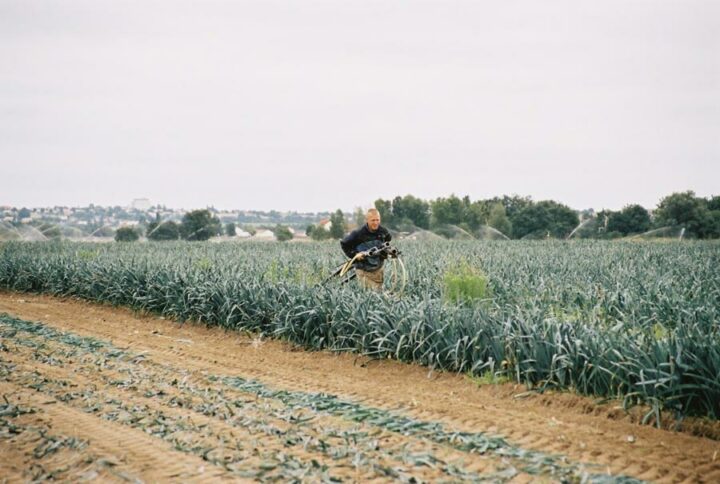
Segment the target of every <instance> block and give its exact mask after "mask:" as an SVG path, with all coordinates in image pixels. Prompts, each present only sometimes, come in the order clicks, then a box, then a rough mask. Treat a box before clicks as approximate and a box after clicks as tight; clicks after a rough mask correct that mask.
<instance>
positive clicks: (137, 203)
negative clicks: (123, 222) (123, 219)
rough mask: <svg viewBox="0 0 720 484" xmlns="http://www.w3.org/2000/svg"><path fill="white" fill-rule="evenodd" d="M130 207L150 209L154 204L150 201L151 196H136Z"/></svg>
mask: <svg viewBox="0 0 720 484" xmlns="http://www.w3.org/2000/svg"><path fill="white" fill-rule="evenodd" d="M130 207H132V208H134V209H135V210H142V211H146V210H150V207H152V204H151V203H150V199H149V198H136V199H135V200H133V201H132V203H131V204H130Z"/></svg>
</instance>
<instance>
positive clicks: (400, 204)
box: [380, 195, 430, 229]
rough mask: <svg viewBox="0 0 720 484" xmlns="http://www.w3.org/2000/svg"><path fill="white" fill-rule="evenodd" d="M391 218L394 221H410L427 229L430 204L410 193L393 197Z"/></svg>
mask: <svg viewBox="0 0 720 484" xmlns="http://www.w3.org/2000/svg"><path fill="white" fill-rule="evenodd" d="M380 216H381V217H382V214H380ZM392 218H393V220H396V221H402V220H405V221H410V222H411V223H412V224H413V225H415V226H416V227H420V228H423V229H427V228H428V227H429V226H430V204H429V203H427V202H426V201H424V200H421V199H419V198H416V197H414V196H412V195H405V196H404V197H400V196H398V197H395V198H394V199H393V201H392Z"/></svg>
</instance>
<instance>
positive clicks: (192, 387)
mask: <svg viewBox="0 0 720 484" xmlns="http://www.w3.org/2000/svg"><path fill="white" fill-rule="evenodd" d="M3 313H4V314H3ZM0 338H1V339H0V455H1V456H2V458H1V459H0V481H2V480H3V479H4V480H7V481H9V482H16V481H31V480H36V479H44V478H55V479H61V480H68V481H77V480H93V479H99V480H102V481H123V482H125V481H185V482H188V481H202V482H212V481H215V480H217V481H220V480H238V479H246V480H253V479H254V480H278V481H283V482H284V481H288V480H293V479H298V480H306V481H314V482H316V481H320V480H343V481H350V482H353V481H354V482H366V481H373V480H375V481H390V480H405V481H412V480H413V479H414V480H415V481H432V482H439V481H448V482H456V481H484V480H487V481H491V482H531V481H532V482H536V481H540V482H554V481H563V480H571V481H572V480H577V481H580V480H582V479H589V480H591V481H603V480H610V481H624V480H627V481H631V480H633V479H639V480H647V481H654V482H720V441H718V440H717V425H716V424H714V423H707V424H704V425H703V424H702V422H693V423H692V424H691V425H685V426H684V427H679V428H681V431H672V430H668V429H657V428H654V427H650V426H641V425H639V424H637V423H636V420H637V415H635V414H632V415H629V414H626V413H625V412H624V411H622V410H621V409H619V408H618V407H617V402H610V403H603V404H596V403H594V402H593V400H592V399H588V398H582V397H578V396H575V395H572V394H569V393H562V394H548V393H546V394H536V393H532V392H527V391H526V389H525V388H524V387H521V386H516V385H513V384H504V385H478V383H477V382H474V381H472V380H470V379H469V378H467V377H465V376H463V375H455V374H444V373H437V372H432V371H430V370H428V369H427V368H422V367H418V366H412V365H407V364H402V363H397V362H394V361H389V360H383V361H371V360H368V359H367V358H363V357H357V356H355V355H351V354H332V353H327V352H307V351H303V350H301V349H299V348H297V347H294V346H291V345H288V344H286V343H282V342H278V341H270V340H264V339H261V338H259V337H255V336H252V335H244V334H239V333H228V332H225V331H223V330H220V329H213V328H211V329H208V328H205V327H202V326H197V325H190V324H184V325H180V324H178V323H175V322H171V321H166V320H164V319H162V318H157V317H153V316H143V315H137V314H134V313H132V312H131V311H128V310H125V309H118V308H111V307H107V306H101V305H95V304H89V303H85V302H81V301H76V300H61V299H56V298H51V297H47V296H35V295H26V294H15V293H0ZM698 434H705V435H707V437H704V436H700V435H698Z"/></svg>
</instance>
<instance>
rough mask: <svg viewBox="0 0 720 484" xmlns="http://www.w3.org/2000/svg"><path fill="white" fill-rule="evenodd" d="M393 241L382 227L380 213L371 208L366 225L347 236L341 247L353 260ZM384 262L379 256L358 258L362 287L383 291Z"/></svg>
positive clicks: (358, 274)
mask: <svg viewBox="0 0 720 484" xmlns="http://www.w3.org/2000/svg"><path fill="white" fill-rule="evenodd" d="M391 239H392V236H391V235H390V232H388V231H387V229H386V228H385V227H383V226H381V225H380V212H378V211H377V209H375V208H371V209H370V210H368V211H367V214H366V215H365V225H363V226H362V227H360V228H358V229H355V230H353V231H352V232H350V233H349V234H348V235H347V236H345V238H344V239H342V240H341V241H340V247H342V250H343V252H345V255H346V256H348V257H350V258H351V259H352V258H353V257H355V256H356V255H357V254H360V253H362V252H365V251H367V250H370V249H372V248H373V247H380V246H381V245H382V244H384V243H385V242H390V240H391ZM384 262H385V261H384V259H383V258H382V257H379V256H373V257H365V255H364V254H361V255H360V256H358V258H357V259H356V261H355V273H356V274H357V277H358V281H360V285H361V286H362V287H365V288H369V289H373V290H375V291H382V287H383V263H384Z"/></svg>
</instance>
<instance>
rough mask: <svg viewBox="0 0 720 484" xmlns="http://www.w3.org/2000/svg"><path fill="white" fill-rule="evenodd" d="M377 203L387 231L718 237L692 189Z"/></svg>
mask: <svg viewBox="0 0 720 484" xmlns="http://www.w3.org/2000/svg"><path fill="white" fill-rule="evenodd" d="M374 206H375V208H377V209H378V211H379V212H380V216H381V218H382V224H383V225H384V226H386V227H388V228H390V229H392V230H396V231H402V232H414V231H417V230H418V229H423V230H430V231H432V232H434V233H436V234H439V235H442V236H445V237H448V238H453V237H457V236H464V237H468V236H471V237H481V236H482V235H483V234H486V233H487V230H488V228H490V229H492V230H493V231H496V232H499V233H500V234H502V235H503V236H505V237H507V238H510V239H523V238H526V239H533V238H548V237H551V238H565V237H568V236H570V235H573V236H575V237H580V238H618V237H627V236H629V235H634V234H641V233H645V232H648V231H651V230H656V229H657V230H660V229H673V230H675V231H679V230H683V234H684V236H686V237H692V238H699V239H713V238H720V196H717V195H716V196H712V197H708V198H704V197H698V196H697V195H696V194H695V192H693V191H685V192H677V193H673V194H671V195H668V196H666V197H664V198H662V199H661V200H660V202H659V203H658V205H657V206H656V207H655V209H654V210H652V211H649V210H647V209H646V208H644V207H642V206H641V205H637V204H629V205H626V206H625V207H623V208H622V209H621V210H617V211H613V210H602V211H600V212H597V213H595V212H594V211H592V210H586V211H583V212H578V211H576V210H573V209H572V208H570V207H568V206H567V205H564V204H562V203H559V202H556V201H554V200H542V201H534V200H532V198H531V197H523V196H519V195H512V196H507V195H505V196H502V197H494V198H489V199H484V200H471V199H470V197H468V196H464V197H462V198H460V197H458V196H456V195H454V194H453V195H450V196H449V197H439V198H436V199H435V200H430V201H427V200H423V199H421V198H418V197H415V196H413V195H405V196H396V197H395V198H393V199H391V200H385V199H382V198H380V199H377V200H375V202H374ZM353 217H354V223H355V225H358V226H360V225H362V224H364V223H365V213H364V211H363V210H362V209H357V210H356V211H355V213H354V214H353ZM329 225H330V228H329V230H325V229H323V228H320V227H319V226H316V225H309V226H308V227H307V229H306V234H307V235H308V236H310V237H312V238H313V239H315V240H324V239H334V240H337V239H340V238H342V237H343V236H344V235H345V233H346V232H347V230H348V228H349V226H350V224H349V223H348V221H347V220H346V218H345V214H344V213H343V211H342V210H339V209H338V210H336V211H335V212H333V213H332V214H331V215H330V224H329ZM273 232H274V233H275V236H276V238H277V239H278V240H281V241H284V240H289V239H291V238H292V233H291V232H290V231H289V229H288V228H287V227H285V226H281V225H278V226H277V227H275V229H274V230H273ZM223 233H225V234H227V235H230V236H233V235H235V224H234V223H229V224H227V225H226V226H225V227H224V228H223V225H222V223H221V221H220V219H218V218H217V217H216V216H214V215H213V214H212V213H211V212H210V211H209V210H195V211H192V212H188V213H186V214H185V215H184V217H183V219H182V222H180V223H177V222H173V221H161V220H160V218H159V217H157V218H156V219H155V220H154V221H153V222H150V223H149V224H148V226H147V228H146V230H145V236H146V237H147V238H148V239H149V240H157V241H160V240H180V239H182V240H207V239H209V238H210V237H214V236H218V235H222V234H223ZM139 236H140V234H139V233H138V232H137V231H136V230H134V229H132V228H121V229H118V231H117V233H116V240H137V239H138V238H139Z"/></svg>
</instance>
